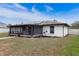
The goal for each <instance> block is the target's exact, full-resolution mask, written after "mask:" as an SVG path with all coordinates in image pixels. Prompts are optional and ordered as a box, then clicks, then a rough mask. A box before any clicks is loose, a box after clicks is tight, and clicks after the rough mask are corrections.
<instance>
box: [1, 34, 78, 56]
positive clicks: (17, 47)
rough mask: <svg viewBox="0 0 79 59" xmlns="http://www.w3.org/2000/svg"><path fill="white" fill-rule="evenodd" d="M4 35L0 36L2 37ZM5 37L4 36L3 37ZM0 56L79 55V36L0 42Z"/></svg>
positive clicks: (18, 38)
mask: <svg viewBox="0 0 79 59" xmlns="http://www.w3.org/2000/svg"><path fill="white" fill-rule="evenodd" d="M3 35H4V34H0V37H2V36H3ZM5 36H6V35H5ZM0 55H13V56H15V55H17V56H22V55H23V56H24V55H25V56H27V55H32V56H53V55H56V56H57V55H61V56H62V55H67V56H68V55H79V36H76V35H69V36H68V37H64V38H22V37H16V38H14V39H3V40H0Z"/></svg>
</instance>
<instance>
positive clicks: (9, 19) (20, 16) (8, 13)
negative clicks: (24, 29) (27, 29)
mask: <svg viewBox="0 0 79 59" xmlns="http://www.w3.org/2000/svg"><path fill="white" fill-rule="evenodd" d="M27 9H28V8H26V7H23V6H21V5H20V4H0V17H1V18H0V19H3V20H0V21H3V22H5V21H6V23H7V24H16V23H17V24H20V23H21V22H23V23H29V22H31V21H42V20H50V19H52V18H51V17H50V16H47V15H45V14H43V13H41V12H38V11H37V9H36V8H35V5H34V6H33V7H32V12H29V11H28V10H27Z"/></svg>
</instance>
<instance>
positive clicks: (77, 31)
mask: <svg viewBox="0 0 79 59" xmlns="http://www.w3.org/2000/svg"><path fill="white" fill-rule="evenodd" d="M69 34H74V35H79V29H69Z"/></svg>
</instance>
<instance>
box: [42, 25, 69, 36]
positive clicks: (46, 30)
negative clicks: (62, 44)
mask: <svg viewBox="0 0 79 59" xmlns="http://www.w3.org/2000/svg"><path fill="white" fill-rule="evenodd" d="M67 31H68V28H67V27H63V25H55V26H54V33H53V34H51V33H50V26H44V27H43V36H56V37H63V36H65V35H67V34H68V32H67Z"/></svg>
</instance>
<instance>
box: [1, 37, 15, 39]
mask: <svg viewBox="0 0 79 59" xmlns="http://www.w3.org/2000/svg"><path fill="white" fill-rule="evenodd" d="M12 38H14V37H2V38H0V39H12Z"/></svg>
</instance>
